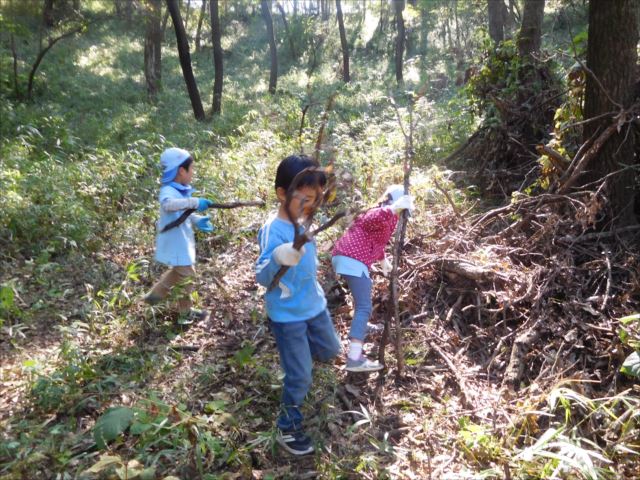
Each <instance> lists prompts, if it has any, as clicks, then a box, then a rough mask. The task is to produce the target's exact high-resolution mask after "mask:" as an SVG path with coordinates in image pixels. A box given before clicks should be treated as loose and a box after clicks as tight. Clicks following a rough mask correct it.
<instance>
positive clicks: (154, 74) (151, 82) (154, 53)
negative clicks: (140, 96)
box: [144, 0, 162, 98]
mask: <svg viewBox="0 0 640 480" xmlns="http://www.w3.org/2000/svg"><path fill="white" fill-rule="evenodd" d="M146 7H147V8H146V18H145V23H146V32H145V37H144V78H145V80H146V83H147V94H148V95H149V97H151V98H155V96H156V95H157V93H158V92H159V91H160V89H161V79H162V25H161V22H162V0H148V1H147V3H146Z"/></svg>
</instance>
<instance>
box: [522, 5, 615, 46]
mask: <svg viewBox="0 0 640 480" xmlns="http://www.w3.org/2000/svg"><path fill="white" fill-rule="evenodd" d="M605 3H607V2H605ZM543 17H544V0H525V2H524V12H523V14H522V26H521V27H520V33H519V34H518V42H517V43H518V52H519V53H520V56H521V57H522V58H530V57H531V54H533V53H535V52H538V51H539V50H540V42H541V38H542V18H543Z"/></svg>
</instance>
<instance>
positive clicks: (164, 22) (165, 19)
mask: <svg viewBox="0 0 640 480" xmlns="http://www.w3.org/2000/svg"><path fill="white" fill-rule="evenodd" d="M167 23H169V9H168V8H167V11H166V12H164V16H163V17H162V41H163V42H164V36H165V32H166V31H167Z"/></svg>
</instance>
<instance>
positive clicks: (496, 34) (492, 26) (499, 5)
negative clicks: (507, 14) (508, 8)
mask: <svg viewBox="0 0 640 480" xmlns="http://www.w3.org/2000/svg"><path fill="white" fill-rule="evenodd" d="M487 10H488V14H489V37H491V40H493V43H494V44H495V45H498V43H500V42H502V41H503V40H504V18H503V13H504V12H503V10H504V2H503V0H487Z"/></svg>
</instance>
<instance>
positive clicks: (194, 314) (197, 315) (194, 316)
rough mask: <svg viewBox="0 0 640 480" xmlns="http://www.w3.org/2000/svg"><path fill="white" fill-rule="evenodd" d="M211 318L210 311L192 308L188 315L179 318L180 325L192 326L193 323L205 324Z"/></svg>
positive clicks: (184, 314)
mask: <svg viewBox="0 0 640 480" xmlns="http://www.w3.org/2000/svg"><path fill="white" fill-rule="evenodd" d="M208 318H209V310H197V309H195V308H192V309H191V310H189V312H188V313H183V314H181V315H180V316H179V317H178V325H191V324H192V323H193V322H204V321H206V320H207V319H208Z"/></svg>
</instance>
